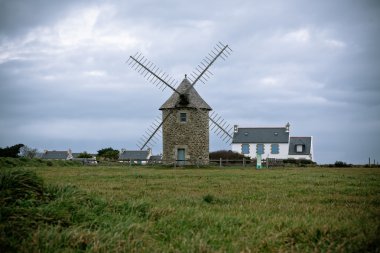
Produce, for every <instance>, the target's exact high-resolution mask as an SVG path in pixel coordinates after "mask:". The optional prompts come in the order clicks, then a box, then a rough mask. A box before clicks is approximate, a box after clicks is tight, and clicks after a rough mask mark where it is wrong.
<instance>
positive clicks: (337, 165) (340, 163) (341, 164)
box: [334, 161, 352, 168]
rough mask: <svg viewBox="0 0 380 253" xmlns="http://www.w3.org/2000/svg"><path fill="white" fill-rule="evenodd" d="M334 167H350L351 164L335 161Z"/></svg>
mask: <svg viewBox="0 0 380 253" xmlns="http://www.w3.org/2000/svg"><path fill="white" fill-rule="evenodd" d="M334 166H335V167H338V168H345V167H352V165H351V164H347V163H345V162H342V161H336V162H335V163H334Z"/></svg>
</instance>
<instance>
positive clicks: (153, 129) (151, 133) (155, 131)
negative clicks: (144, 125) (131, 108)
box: [137, 113, 171, 150]
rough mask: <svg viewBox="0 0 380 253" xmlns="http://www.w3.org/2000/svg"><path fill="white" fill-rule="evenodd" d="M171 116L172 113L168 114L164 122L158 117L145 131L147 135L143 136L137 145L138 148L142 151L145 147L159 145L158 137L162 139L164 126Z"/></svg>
mask: <svg viewBox="0 0 380 253" xmlns="http://www.w3.org/2000/svg"><path fill="white" fill-rule="evenodd" d="M170 114H171V113H168V115H166V117H165V118H164V119H163V120H162V121H161V120H160V118H159V117H157V118H156V119H155V120H154V121H153V123H152V124H151V125H150V127H149V128H148V129H147V130H146V131H145V134H143V136H142V137H141V139H140V140H139V141H138V143H137V146H138V147H139V148H140V150H143V149H144V148H145V147H151V146H152V145H154V144H156V143H157V141H158V137H157V136H159V137H160V131H161V127H162V125H163V124H164V122H165V121H166V120H167V119H168V118H169V116H170Z"/></svg>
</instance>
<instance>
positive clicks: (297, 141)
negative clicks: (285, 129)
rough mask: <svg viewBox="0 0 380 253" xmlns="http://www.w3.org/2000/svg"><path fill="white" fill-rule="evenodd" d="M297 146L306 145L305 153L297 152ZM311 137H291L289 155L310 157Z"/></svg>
mask: <svg viewBox="0 0 380 253" xmlns="http://www.w3.org/2000/svg"><path fill="white" fill-rule="evenodd" d="M297 145H304V148H303V152H297V151H296V148H297ZM310 151H311V137H290V142H289V155H310Z"/></svg>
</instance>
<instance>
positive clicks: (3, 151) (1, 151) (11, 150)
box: [0, 144, 25, 158]
mask: <svg viewBox="0 0 380 253" xmlns="http://www.w3.org/2000/svg"><path fill="white" fill-rule="evenodd" d="M23 146H25V145H24V144H16V145H13V146H11V147H6V148H0V157H14V158H17V157H19V153H20V148H21V147H23Z"/></svg>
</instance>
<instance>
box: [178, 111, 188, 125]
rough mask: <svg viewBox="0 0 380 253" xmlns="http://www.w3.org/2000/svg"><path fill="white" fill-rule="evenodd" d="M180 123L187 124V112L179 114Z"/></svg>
mask: <svg viewBox="0 0 380 253" xmlns="http://www.w3.org/2000/svg"><path fill="white" fill-rule="evenodd" d="M179 122H181V123H186V122H187V113H186V112H181V113H180V114H179Z"/></svg>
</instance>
